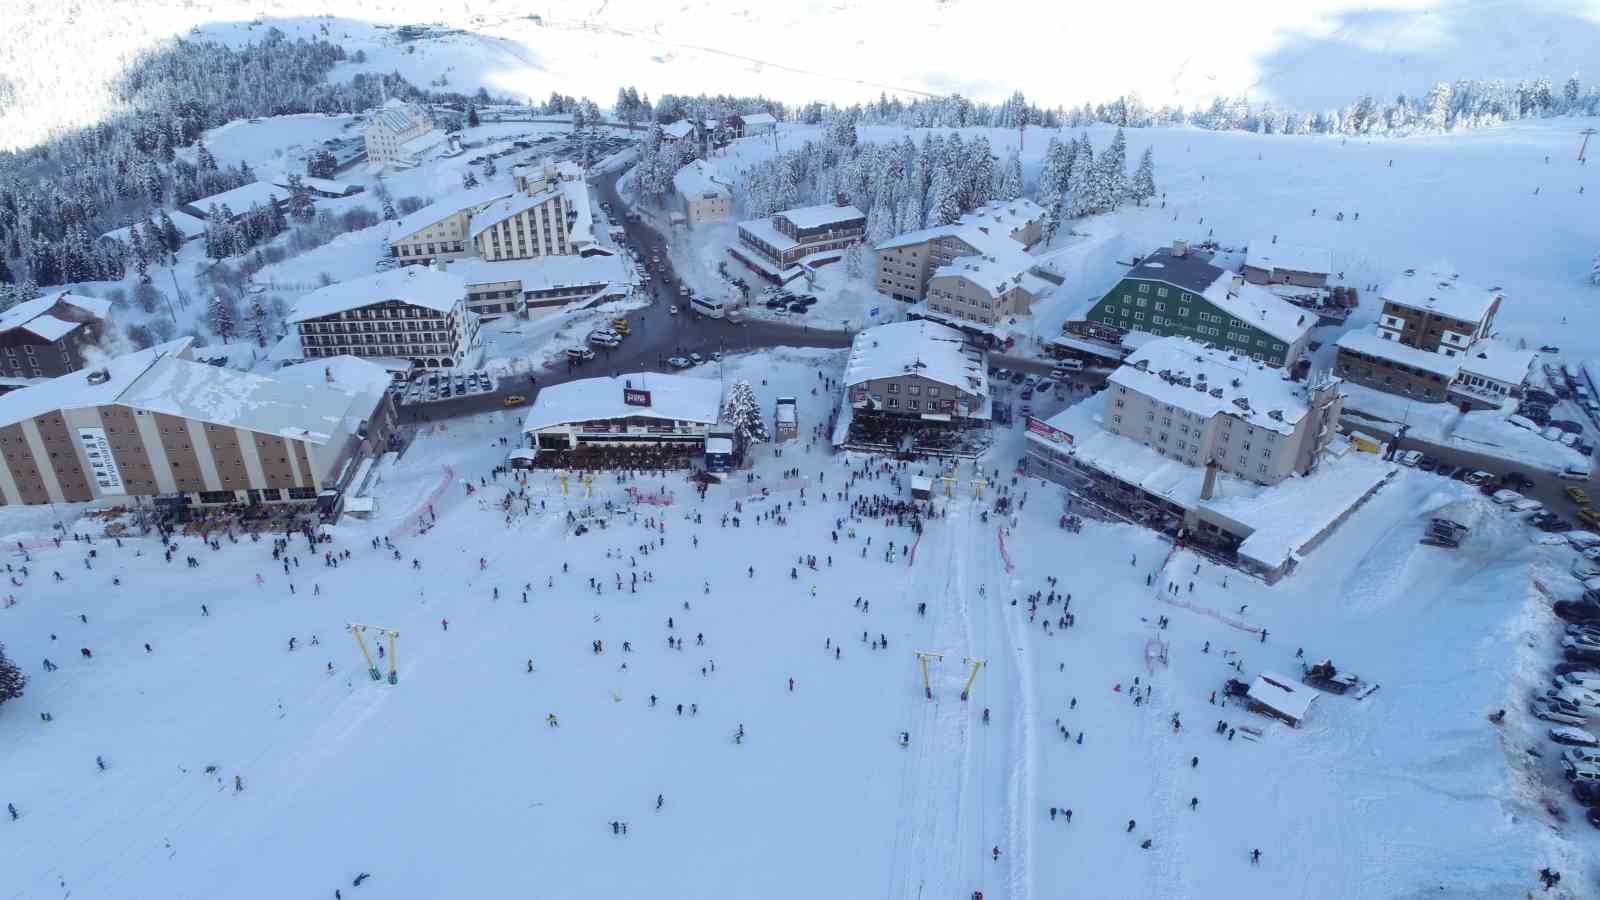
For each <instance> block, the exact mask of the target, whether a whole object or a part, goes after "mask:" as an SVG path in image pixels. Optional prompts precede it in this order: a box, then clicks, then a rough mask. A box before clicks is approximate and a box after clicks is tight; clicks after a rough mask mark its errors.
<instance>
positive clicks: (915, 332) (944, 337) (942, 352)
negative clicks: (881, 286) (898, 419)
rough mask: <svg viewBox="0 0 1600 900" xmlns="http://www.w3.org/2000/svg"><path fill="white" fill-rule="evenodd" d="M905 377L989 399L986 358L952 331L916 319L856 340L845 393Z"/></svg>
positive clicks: (881, 327)
mask: <svg viewBox="0 0 1600 900" xmlns="http://www.w3.org/2000/svg"><path fill="white" fill-rule="evenodd" d="M901 375H920V376H922V377H923V378H927V379H929V380H931V381H937V382H939V383H940V384H947V385H950V386H951V387H955V388H960V389H961V390H963V391H966V392H967V393H969V394H974V395H976V396H979V397H986V396H988V394H989V374H988V372H987V371H986V370H985V369H984V364H983V353H982V352H981V351H979V350H977V349H976V348H974V347H972V346H971V345H970V344H969V343H968V341H967V336H966V335H964V334H962V333H961V332H960V331H957V330H956V329H954V328H951V327H950V326H948V325H941V324H939V323H938V322H930V321H927V320H926V319H913V320H911V321H909V322H895V323H893V324H889V325H879V326H877V327H875V328H868V329H866V330H865V331H862V332H860V333H859V334H857V335H856V336H855V340H854V341H852V342H851V344H850V359H849V361H848V362H847V363H845V370H844V384H845V387H847V388H848V387H854V386H855V385H858V384H861V383H862V382H864V381H871V380H873V379H877V378H897V377H899V376H901Z"/></svg>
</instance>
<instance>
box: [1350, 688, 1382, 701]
mask: <svg viewBox="0 0 1600 900" xmlns="http://www.w3.org/2000/svg"><path fill="white" fill-rule="evenodd" d="M1381 687H1383V685H1381V684H1375V685H1373V686H1372V687H1369V688H1367V689H1366V690H1364V691H1362V692H1361V693H1359V694H1357V695H1356V699H1357V700H1365V699H1367V697H1368V696H1370V695H1371V694H1372V693H1373V692H1374V691H1376V690H1377V689H1378V688H1381Z"/></svg>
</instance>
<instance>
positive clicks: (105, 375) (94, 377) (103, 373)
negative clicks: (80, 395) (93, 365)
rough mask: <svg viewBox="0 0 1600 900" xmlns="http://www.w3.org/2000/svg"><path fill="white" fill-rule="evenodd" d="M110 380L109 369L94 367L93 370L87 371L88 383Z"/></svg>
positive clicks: (100, 382)
mask: <svg viewBox="0 0 1600 900" xmlns="http://www.w3.org/2000/svg"><path fill="white" fill-rule="evenodd" d="M110 380H111V370H110V369H95V370H94V371H93V372H90V373H89V383H90V384H105V383H106V382H108V381H110Z"/></svg>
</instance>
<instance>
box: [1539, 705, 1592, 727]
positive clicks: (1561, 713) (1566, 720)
mask: <svg viewBox="0 0 1600 900" xmlns="http://www.w3.org/2000/svg"><path fill="white" fill-rule="evenodd" d="M1528 709H1529V711H1531V712H1532V713H1533V715H1534V717H1535V718H1539V719H1543V720H1545V721H1546V722H1555V723H1557V724H1560V725H1574V726H1576V725H1586V724H1588V722H1589V719H1588V717H1587V716H1581V715H1577V714H1575V713H1569V712H1566V711H1565V710H1563V709H1560V708H1559V707H1557V706H1555V705H1554V704H1551V703H1546V702H1543V701H1540V700H1535V701H1533V703H1532V704H1531V705H1530V706H1529V707H1528Z"/></svg>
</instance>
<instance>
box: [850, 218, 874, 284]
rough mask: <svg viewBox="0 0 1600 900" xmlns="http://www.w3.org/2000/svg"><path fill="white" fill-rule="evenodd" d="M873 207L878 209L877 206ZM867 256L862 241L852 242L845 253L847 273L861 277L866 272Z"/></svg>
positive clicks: (852, 276)
mask: <svg viewBox="0 0 1600 900" xmlns="http://www.w3.org/2000/svg"><path fill="white" fill-rule="evenodd" d="M873 208H874V209H876V208H877V207H873ZM865 257H866V251H865V250H864V249H863V248H862V246H861V242H860V241H856V242H855V243H854V244H851V245H850V249H849V250H846V251H845V254H844V271H845V274H846V275H849V276H850V277H851V278H860V277H862V275H864V274H866V261H865Z"/></svg>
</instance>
